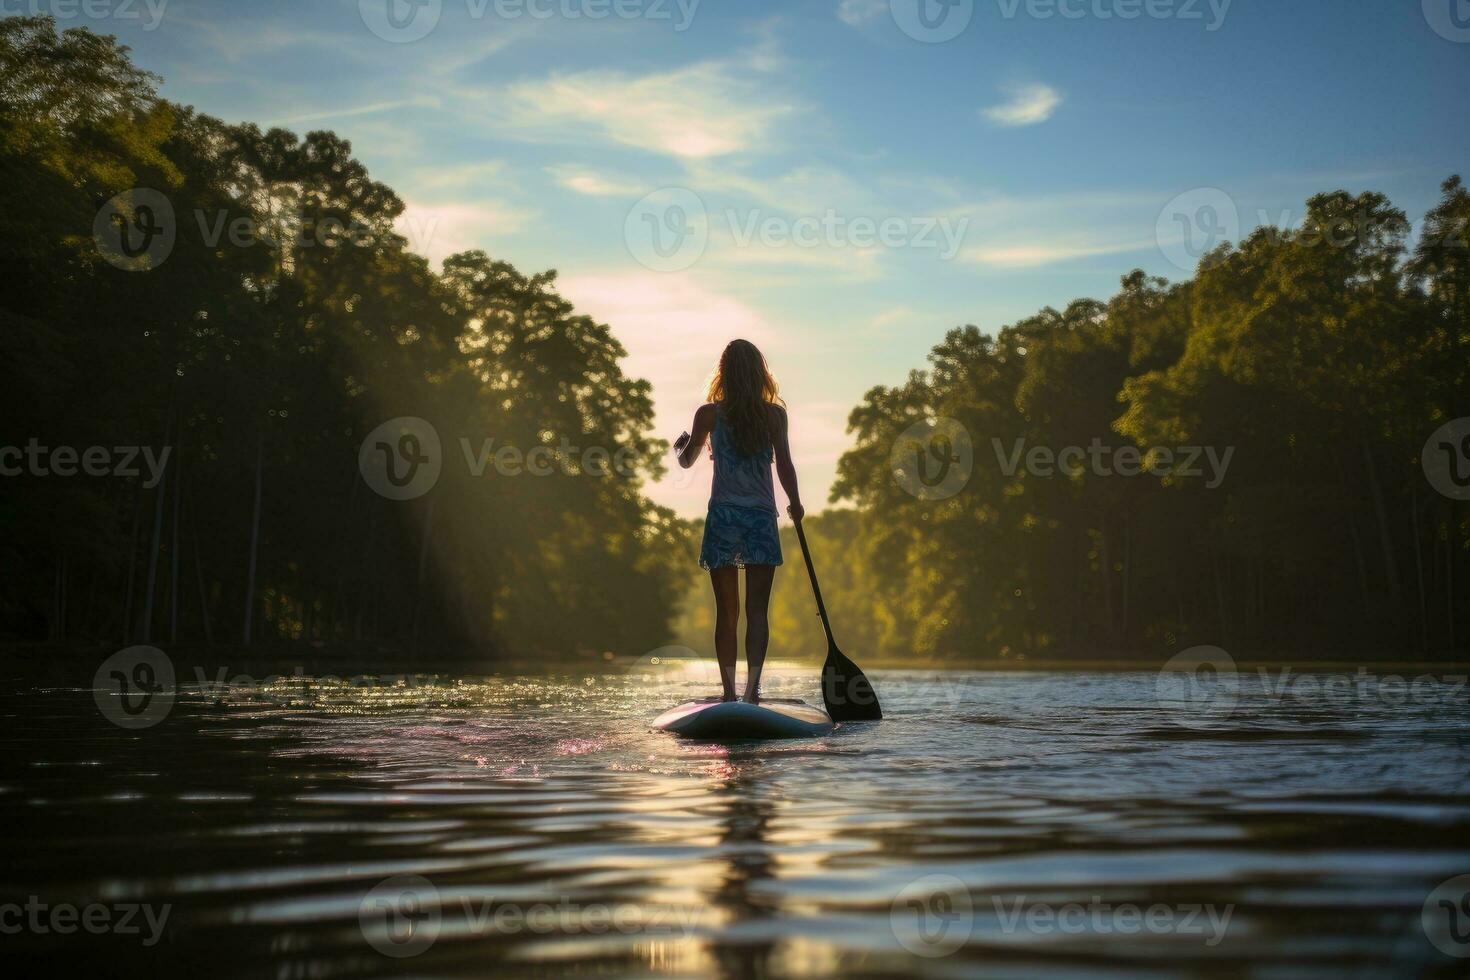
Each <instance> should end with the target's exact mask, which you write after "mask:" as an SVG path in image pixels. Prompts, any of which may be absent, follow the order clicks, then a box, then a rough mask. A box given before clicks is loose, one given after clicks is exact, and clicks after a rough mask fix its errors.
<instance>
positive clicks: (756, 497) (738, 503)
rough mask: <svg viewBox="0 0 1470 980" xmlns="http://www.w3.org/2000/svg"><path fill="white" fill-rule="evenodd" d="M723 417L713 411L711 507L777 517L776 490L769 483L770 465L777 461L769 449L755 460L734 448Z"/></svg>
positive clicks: (733, 438)
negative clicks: (747, 510)
mask: <svg viewBox="0 0 1470 980" xmlns="http://www.w3.org/2000/svg"><path fill="white" fill-rule="evenodd" d="M723 415H724V413H723V412H722V411H721V410H719V409H718V408H717V409H716V410H715V431H714V432H713V433H712V434H711V436H710V443H711V444H712V446H713V449H714V457H715V478H714V483H713V485H712V486H711V488H710V498H709V505H710V506H711V507H719V506H725V507H749V508H752V509H754V510H768V511H770V512H771V513H773V514H774V513H776V488H775V485H774V484H773V483H772V482H771V462H772V461H773V460H774V459H775V458H776V453H775V450H773V449H772V448H771V447H770V446H766V448H765V449H764V450H763V451H762V452H760V453H757V454H756V455H754V456H746V455H744V454H743V453H741V452H740V447H739V446H737V445H736V444H735V437H734V436H733V435H732V434H731V432H730V429H729V427H728V426H727V425H725V420H724V417H723Z"/></svg>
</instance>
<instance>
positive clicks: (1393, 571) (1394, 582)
mask: <svg viewBox="0 0 1470 980" xmlns="http://www.w3.org/2000/svg"><path fill="white" fill-rule="evenodd" d="M1363 465H1364V467H1365V468H1366V469H1367V470H1368V489H1369V490H1370V491H1371V493H1372V495H1373V513H1374V515H1375V516H1376V517H1377V518H1378V543H1379V545H1380V546H1381V547H1382V549H1383V568H1384V571H1385V572H1386V573H1387V575H1388V589H1389V596H1390V598H1391V599H1393V605H1394V611H1395V612H1398V611H1399V598H1400V596H1399V570H1398V562H1397V561H1395V559H1394V556H1393V533H1392V531H1391V530H1390V529H1389V526H1388V508H1387V507H1385V506H1384V504H1383V488H1382V487H1381V486H1380V485H1379V483H1378V463H1377V462H1376V461H1375V460H1374V458H1373V450H1372V448H1371V447H1370V446H1369V445H1368V443H1367V442H1364V443H1363Z"/></svg>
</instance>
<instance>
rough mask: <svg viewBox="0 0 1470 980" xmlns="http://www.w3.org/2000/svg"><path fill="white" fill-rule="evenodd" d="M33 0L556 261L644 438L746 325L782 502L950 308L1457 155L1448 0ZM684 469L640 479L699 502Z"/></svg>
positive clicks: (1156, 250)
mask: <svg viewBox="0 0 1470 980" xmlns="http://www.w3.org/2000/svg"><path fill="white" fill-rule="evenodd" d="M390 5H391V6H390ZM34 12H39V13H50V14H53V15H55V16H56V17H57V20H58V23H59V24H60V26H62V27H73V26H85V27H88V28H90V29H92V30H95V31H98V32H101V33H110V34H115V35H117V36H118V38H119V39H120V40H121V41H122V42H123V43H125V44H127V45H129V46H131V47H132V49H133V52H134V58H135V60H136V61H137V62H138V63H139V64H140V65H142V66H143V67H145V68H148V69H150V70H152V71H155V72H157V73H158V74H160V75H162V76H163V78H164V83H163V85H162V88H161V92H162V94H163V95H164V96H166V97H167V98H170V99H173V100H175V101H178V102H183V103H187V104H190V105H193V106H195V107H196V108H198V109H199V110H200V111H202V112H206V113H209V114H211V115H214V116H218V117H220V118H223V119H225V120H228V121H232V122H233V121H251V122H256V123H258V124H260V125H262V126H283V127H287V128H290V129H293V130H295V131H297V132H298V133H302V134H304V133H305V132H307V131H310V130H315V129H331V130H334V131H336V132H337V133H339V134H340V135H342V136H344V137H346V138H348V139H350V140H351V141H352V144H353V149H354V153H355V155H356V156H357V157H358V158H359V159H360V160H362V161H363V162H364V163H365V164H366V165H367V166H368V167H369V169H370V170H371V172H372V173H373V175H374V177H375V178H377V179H379V180H381V181H383V182H385V183H387V184H388V185H390V186H391V187H393V188H394V189H395V190H396V191H397V192H398V193H399V195H400V196H401V197H402V198H403V199H404V201H405V202H406V204H407V211H406V213H405V215H404V219H403V221H402V222H401V223H400V230H401V231H402V232H403V233H404V234H405V235H407V236H408V238H409V240H410V243H411V246H412V247H413V248H415V250H417V251H419V252H422V253H423V254H426V255H428V256H429V257H430V258H431V259H432V260H434V261H436V262H437V261H439V260H441V259H442V258H443V257H444V256H446V255H449V254H452V253H453V252H456V251H460V250H463V249H467V248H482V249H485V250H486V251H487V252H489V253H490V254H491V255H492V256H493V257H496V258H502V259H506V260H508V261H510V262H511V263H513V264H514V265H515V266H516V267H517V268H519V269H520V270H521V271H522V272H524V273H531V272H534V271H539V270H543V269H556V270H558V272H559V279H558V288H559V289H560V290H561V292H562V293H563V294H564V295H566V296H567V297H568V298H569V299H571V300H572V301H573V302H574V303H575V304H576V305H577V306H578V308H579V309H580V310H581V311H582V312H585V313H588V314H590V315H592V316H593V317H595V318H596V319H598V320H599V321H602V322H606V323H608V324H610V325H611V327H612V329H613V332H614V334H615V335H616V336H617V337H618V338H619V339H620V340H621V342H622V343H623V344H624V345H625V346H626V347H627V349H628V351H629V357H628V358H627V360H626V361H625V362H624V367H625V370H626V371H627V372H628V373H630V374H633V375H636V376H639V377H645V378H648V379H649V380H650V381H652V383H653V386H654V398H655V405H656V410H657V429H658V433H659V434H660V435H662V436H664V437H666V438H668V439H670V440H672V439H673V438H674V437H675V436H677V435H678V434H679V432H680V431H681V430H683V429H684V428H686V427H687V426H688V425H689V421H690V419H691V417H692V415H693V412H694V409H695V408H696V407H697V406H698V405H699V403H700V401H701V395H702V389H703V384H704V381H705V379H706V377H707V376H708V374H709V372H710V369H711V367H712V366H713V364H714V361H715V360H716V358H717V357H718V355H719V352H720V350H721V348H722V347H723V346H724V344H725V342H727V341H728V340H730V339H732V338H734V337H737V336H738V337H745V338H747V339H749V340H752V341H754V342H755V343H756V344H757V345H759V346H760V347H761V348H762V349H763V350H764V351H765V353H766V355H767V358H768V360H769V361H770V364H771V367H772V369H773V371H774V372H775V373H776V375H777V377H778V378H779V380H780V382H781V385H782V390H783V394H784V396H785V398H786V400H787V402H788V405H789V407H790V412H791V418H792V449H793V453H794V455H795V458H796V462H797V467H798V471H799V473H800V475H801V480H802V488H803V489H802V497H803V502H804V503H805V504H806V506H807V508H808V510H817V509H819V508H820V507H821V506H822V505H823V504H824V503H825V502H826V500H827V496H828V490H829V487H830V485H831V483H832V481H833V478H834V476H835V472H836V463H837V459H838V458H839V457H840V456H841V454H842V452H843V451H844V449H845V448H846V447H847V446H848V445H849V444H850V437H849V436H848V434H847V432H846V425H847V417H848V413H849V412H850V411H851V410H852V408H853V407H854V406H855V405H856V404H857V403H858V402H859V401H861V400H862V398H863V395H864V393H865V392H866V391H868V390H869V389H871V388H872V387H874V386H876V385H891V384H899V383H902V382H903V381H904V380H905V379H906V377H907V375H908V372H909V371H911V370H919V369H923V368H924V367H925V365H926V356H927V354H928V352H929V350H930V349H931V348H932V347H933V346H934V345H935V344H936V343H938V342H939V341H940V340H942V339H943V337H944V335H945V334H946V332H948V331H949V330H951V329H953V328H955V327H958V326H963V325H965V324H975V325H976V326H979V327H980V328H981V329H982V330H984V331H986V332H988V333H995V332H998V331H999V329H1000V328H1001V327H1003V326H1005V325H1006V324H1009V323H1012V322H1015V321H1016V320H1018V319H1021V318H1023V317H1026V316H1029V315H1031V314H1033V313H1035V312H1036V311H1037V310H1039V309H1042V308H1043V307H1046V306H1055V307H1062V306H1064V305H1065V304H1067V303H1068V302H1070V301H1072V300H1074V299H1078V298H1081V297H1094V298H1099V299H1106V298H1107V297H1109V296H1111V295H1112V294H1113V293H1114V292H1116V290H1117V286H1118V280H1119V278H1120V277H1121V276H1122V275H1124V274H1126V273H1127V272H1128V271H1129V270H1131V269H1135V268H1142V269H1144V270H1145V271H1147V272H1149V273H1150V274H1154V275H1160V276H1165V277H1167V278H1170V279H1179V278H1183V277H1186V276H1188V275H1189V274H1191V272H1192V270H1193V265H1194V263H1195V261H1196V260H1197V258H1198V256H1199V255H1200V254H1201V253H1202V252H1203V251H1204V250H1206V249H1207V248H1208V247H1210V246H1212V245H1214V244H1216V243H1218V241H1219V240H1221V239H1222V238H1229V239H1232V240H1233V239H1238V238H1239V237H1240V236H1241V235H1242V234H1245V233H1248V232H1249V231H1250V230H1251V229H1252V228H1254V227H1256V226H1258V225H1261V224H1272V225H1276V226H1287V225H1295V224H1298V223H1299V222H1300V220H1301V216H1302V210H1303V202H1304V200H1305V199H1306V198H1307V197H1308V196H1310V195H1312V194H1314V193H1318V192H1321V191H1326V190H1334V189H1338V188H1343V189H1347V190H1350V191H1354V192H1358V191H1364V190H1377V191H1382V192H1384V193H1386V194H1388V195H1389V197H1390V198H1391V199H1392V200H1393V201H1394V203H1395V204H1397V205H1398V206H1399V207H1401V208H1403V209H1404V210H1405V211H1406V212H1407V213H1408V215H1409V217H1410V219H1411V220H1414V221H1418V219H1419V218H1421V217H1422V215H1423V213H1424V211H1425V210H1426V209H1427V208H1429V207H1432V206H1433V203H1434V201H1435V200H1436V199H1437V197H1438V193H1439V185H1440V183H1441V181H1442V180H1443V179H1444V178H1445V177H1447V176H1449V175H1450V174H1452V173H1457V172H1465V171H1466V170H1467V163H1470V126H1467V125H1466V115H1465V108H1464V106H1465V96H1466V93H1467V91H1470V3H1466V2H1465V0H944V2H941V0H784V2H773V0H250V2H239V0H0V13H5V14H18V13H34ZM707 467H708V463H707V462H702V463H701V464H700V465H699V466H697V467H696V468H695V469H693V470H690V471H687V472H685V471H679V470H678V468H677V467H676V466H675V467H671V469H672V472H671V474H670V476H669V477H668V478H666V479H665V480H664V481H663V482H662V483H660V484H654V485H650V486H649V488H648V491H649V494H650V496H652V497H653V498H654V499H655V500H657V501H658V502H660V503H663V504H666V505H669V506H672V507H674V508H676V509H677V510H679V512H680V513H682V514H684V515H687V516H694V515H698V514H701V513H702V512H703V508H704V503H705V501H706V498H707V496H708V480H709V472H708V469H707Z"/></svg>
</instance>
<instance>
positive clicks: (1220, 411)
mask: <svg viewBox="0 0 1470 980" xmlns="http://www.w3.org/2000/svg"><path fill="white" fill-rule="evenodd" d="M1467 222H1470V195H1467V194H1466V192H1465V191H1464V189H1463V187H1462V185H1461V183H1460V180H1459V179H1458V178H1453V179H1451V180H1450V181H1448V182H1447V183H1446V184H1445V185H1444V198H1443V201H1442V203H1441V204H1440V205H1439V206H1438V207H1437V208H1436V209H1435V210H1434V211H1432V212H1431V213H1430V215H1429V216H1428V219H1427V221H1426V222H1425V226H1424V231H1423V234H1422V236H1421V240H1420V242H1419V244H1418V246H1417V249H1416V250H1415V251H1414V253H1413V254H1412V255H1408V254H1406V250H1405V242H1406V236H1407V234H1408V231H1409V228H1408V223H1407V221H1406V219H1405V217H1404V215H1403V214H1402V212H1400V211H1398V210H1396V209H1394V208H1393V207H1392V206H1391V205H1390V204H1389V202H1388V201H1387V200H1386V199H1385V198H1384V197H1383V196H1382V195H1379V194H1371V193H1368V194H1361V195H1357V196H1353V195H1350V194H1348V193H1345V192H1341V191H1339V192H1335V193H1330V194H1323V195H1319V196H1317V197H1315V198H1313V199H1312V200H1311V201H1309V202H1308V205H1307V215H1306V219H1305V221H1304V222H1303V223H1302V225H1301V227H1300V228H1296V229H1291V230H1285V229H1270V228H1265V229H1261V230H1259V231H1257V232H1255V233H1254V234H1253V235H1251V236H1250V237H1249V238H1247V239H1246V240H1245V241H1243V242H1241V243H1240V244H1239V245H1228V244H1227V245H1224V246H1222V247H1221V248H1220V249H1218V250H1217V251H1216V252H1215V253H1214V254H1212V255H1210V256H1208V257H1207V259H1206V261H1205V262H1204V263H1202V265H1201V268H1200V270H1199V272H1198V274H1197V276H1196V277H1195V278H1194V279H1193V280H1191V281H1188V282H1183V283H1179V284H1176V285H1170V284H1168V283H1166V282H1164V281H1162V280H1154V279H1149V278H1147V277H1146V276H1145V275H1144V274H1143V273H1142V272H1134V273H1131V274H1130V275H1128V276H1126V277H1124V279H1123V282H1122V290H1121V292H1120V293H1119V294H1118V295H1117V296H1116V297H1114V298H1113V299H1112V300H1111V301H1109V302H1108V303H1106V304H1102V303H1097V302H1094V301H1090V300H1083V301H1078V302H1076V303H1073V304H1071V305H1070V306H1069V307H1068V308H1067V309H1066V310H1065V311H1061V312H1058V311H1056V310H1051V309H1048V310H1043V311H1042V312H1041V313H1039V314H1037V315H1036V316H1034V317H1031V318H1029V319H1027V320H1024V321H1022V322H1020V323H1017V324H1014V325H1012V326H1009V327H1006V328H1004V329H1003V330H1001V331H1000V334H999V336H998V337H996V338H991V337H989V336H986V335H984V334H982V333H980V331H979V330H977V329H976V328H974V327H966V328H964V329H960V330H955V331H953V332H951V333H950V335H949V336H948V337H947V338H946V339H945V340H944V342H943V343H941V344H940V345H939V346H937V347H936V348H935V349H934V351H933V353H932V355H931V357H930V360H931V363H932V368H931V370H930V371H928V372H923V373H914V374H912V375H910V377H909V379H908V380H907V382H906V383H905V384H903V385H901V386H899V387H895V388H876V389H874V390H873V391H871V392H869V393H868V395H867V397H866V398H865V400H864V402H863V404H861V405H860V406H858V408H857V409H856V410H855V411H854V412H853V414H852V417H851V419H850V429H851V431H853V432H854V433H855V435H856V437H857V445H856V447H855V448H853V449H852V450H851V451H849V452H848V453H847V454H846V455H845V456H844V457H843V459H842V461H841V463H840V470H839V474H840V478H839V482H838V484H837V486H836V488H835V489H834V494H833V495H834V499H838V500H843V499H845V500H850V501H852V502H854V503H856V504H857V505H858V506H859V508H860V512H859V516H858V522H859V532H858V533H854V534H853V535H852V536H851V538H850V541H851V542H852V543H851V544H850V546H849V547H848V548H847V550H846V554H845V561H847V562H848V563H849V564H851V565H853V566H854V567H857V568H860V569H862V570H863V572H862V577H863V583H862V584H860V585H858V586H857V588H858V589H859V590H860V591H861V592H862V593H863V594H864V595H866V596H869V597H871V599H872V601H873V603H874V609H873V611H872V613H871V614H870V619H871V620H872V621H874V622H875V623H876V626H875V630H876V632H875V633H874V634H873V635H872V636H871V637H868V638H867V639H868V642H869V646H870V648H871V649H872V650H873V651H874V652H876V653H879V654H881V655H882V656H884V657H885V658H886V659H904V658H906V657H910V656H919V657H924V658H933V659H941V660H945V659H948V660H953V661H966V660H973V659H977V658H991V657H1007V656H1014V657H1023V656H1048V655H1051V656H1087V655H1109V654H1119V655H1121V654H1133V653H1140V652H1163V651H1168V650H1172V649H1175V648H1178V647H1186V646H1190V645H1194V644H1200V643H1219V644H1222V645H1225V646H1226V647H1227V648H1234V649H1238V650H1245V651H1257V652H1266V653H1281V652H1301V651H1313V652H1320V653H1323V654H1333V653H1337V654H1343V655H1370V654H1371V655H1384V654H1390V655H1391V654H1395V653H1417V652H1430V651H1446V650H1452V649H1459V650H1463V649H1464V646H1465V643H1466V640H1467V635H1470V622H1467V612H1470V609H1467V606H1470V604H1467V603H1466V602H1465V596H1466V595H1467V594H1470V591H1467V588H1466V583H1467V582H1470V568H1467V567H1466V565H1467V561H1466V552H1467V550H1470V512H1467V511H1470V508H1467V507H1466V506H1465V505H1464V504H1456V503H1454V502H1453V501H1451V500H1450V499H1449V498H1447V497H1445V496H1442V495H1440V494H1438V493H1436V492H1435V491H1434V489H1433V488H1432V487H1431V486H1430V485H1429V484H1428V483H1427V482H1426V481H1425V478H1424V474H1423V472H1422V470H1421V467H1420V459H1419V454H1420V452H1421V449H1422V447H1423V445H1424V442H1425V440H1426V439H1427V438H1428V436H1429V435H1430V433H1432V432H1433V431H1434V430H1435V429H1436V428H1437V427H1439V426H1440V425H1442V424H1443V423H1444V422H1446V421H1448V420H1449V419H1452V418H1456V417H1464V416H1465V415H1466V414H1467V408H1466V402H1465V399H1466V397H1467V391H1470V386H1467V378H1466V364H1467V353H1470V351H1467V340H1466V329H1465V327H1466V323H1467V314H1470V306H1467V301H1470V251H1467V249H1466V234H1465V232H1466V229H1467ZM935 418H949V419H954V420H957V421H958V422H960V423H961V424H963V425H964V426H965V428H966V430H967V431H968V432H969V433H970V434H971V435H972V436H973V439H974V446H975V468H974V472H973V475H972V476H971V477H970V479H969V481H968V483H967V485H966V486H965V488H964V489H963V490H962V491H961V492H960V493H958V494H956V495H955V496H953V497H950V498H948V499H944V500H937V501H924V500H920V499H918V498H916V497H914V496H911V495H910V494H908V493H907V492H905V490H904V489H902V487H901V486H900V485H899V484H898V483H897V482H896V481H895V479H894V478H893V473H892V470H891V463H890V458H889V456H890V451H891V450H892V447H893V446H894V444H895V441H896V440H898V439H899V436H900V433H902V432H904V430H905V429H907V428H908V427H909V426H911V425H913V424H914V423H915V422H919V421H921V420H925V419H935ZM1018 440H1024V445H1025V446H1026V447H1038V446H1039V447H1049V448H1050V449H1052V450H1053V451H1056V450H1059V449H1061V448H1062V447H1066V446H1081V447H1088V446H1089V445H1091V444H1092V443H1093V441H1094V440H1097V441H1098V442H1099V443H1100V444H1101V445H1103V446H1107V447H1112V448H1113V449H1115V450H1116V449H1118V448H1120V447H1132V448H1136V449H1137V451H1138V452H1139V453H1140V455H1141V456H1144V457H1146V458H1148V457H1149V454H1150V452H1151V451H1152V450H1153V449H1154V447H1166V448H1173V447H1182V446H1200V447H1210V448H1213V449H1214V450H1215V451H1216V452H1217V453H1218V454H1221V455H1223V454H1224V453H1225V452H1226V451H1233V456H1232V457H1231V459H1230V466H1229V468H1228V470H1227V471H1226V472H1227V475H1226V478H1225V480H1224V482H1223V483H1222V484H1221V485H1220V486H1218V487H1216V488H1210V487H1209V486H1207V485H1206V484H1207V480H1206V479H1205V478H1202V477H1201V478H1189V477H1184V476H1179V475H1175V476H1172V477H1168V478H1164V477H1160V476H1157V475H1140V476H1134V477H1125V476H1119V475H1116V474H1112V475H1108V474H1105V473H1100V472H1098V470H1097V468H1095V467H1093V466H1091V465H1083V466H1081V467H1079V468H1077V469H1076V470H1075V471H1073V472H1068V473H1061V472H1057V473H1055V474H1053V475H1050V476H1047V475H1041V474H1039V473H1038V472H1036V471H1035V468H1028V467H1027V466H1026V465H1025V464H1024V461H1023V463H1022V465H1021V466H1019V467H1017V468H1016V469H1015V470H1014V472H1011V473H1009V474H1008V473H1007V472H1006V470H1007V466H1005V465H1003V463H1004V460H1005V457H1007V456H1008V455H1009V454H1010V453H1011V451H1012V449H1013V448H1014V447H1015V446H1016V445H1017V441H1018ZM1152 458H1153V459H1154V460H1155V461H1158V459H1159V457H1158V456H1157V455H1154V456H1153V457H1152ZM853 646H854V647H855V648H856V647H857V646H858V644H857V643H854V644H853Z"/></svg>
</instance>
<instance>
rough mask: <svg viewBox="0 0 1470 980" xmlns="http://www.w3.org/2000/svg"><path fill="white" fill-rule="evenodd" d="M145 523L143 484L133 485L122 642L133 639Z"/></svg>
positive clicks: (129, 641)
mask: <svg viewBox="0 0 1470 980" xmlns="http://www.w3.org/2000/svg"><path fill="white" fill-rule="evenodd" d="M142 523H143V484H142V481H139V482H138V484H137V485H136V486H134V487H133V531H132V533H131V534H129V535H128V578H127V584H126V585H125V586H123V621H122V642H123V643H124V644H127V643H131V642H132V641H133V584H134V580H135V579H136V578H137V570H138V530H139V528H140V527H141V526H142Z"/></svg>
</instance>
